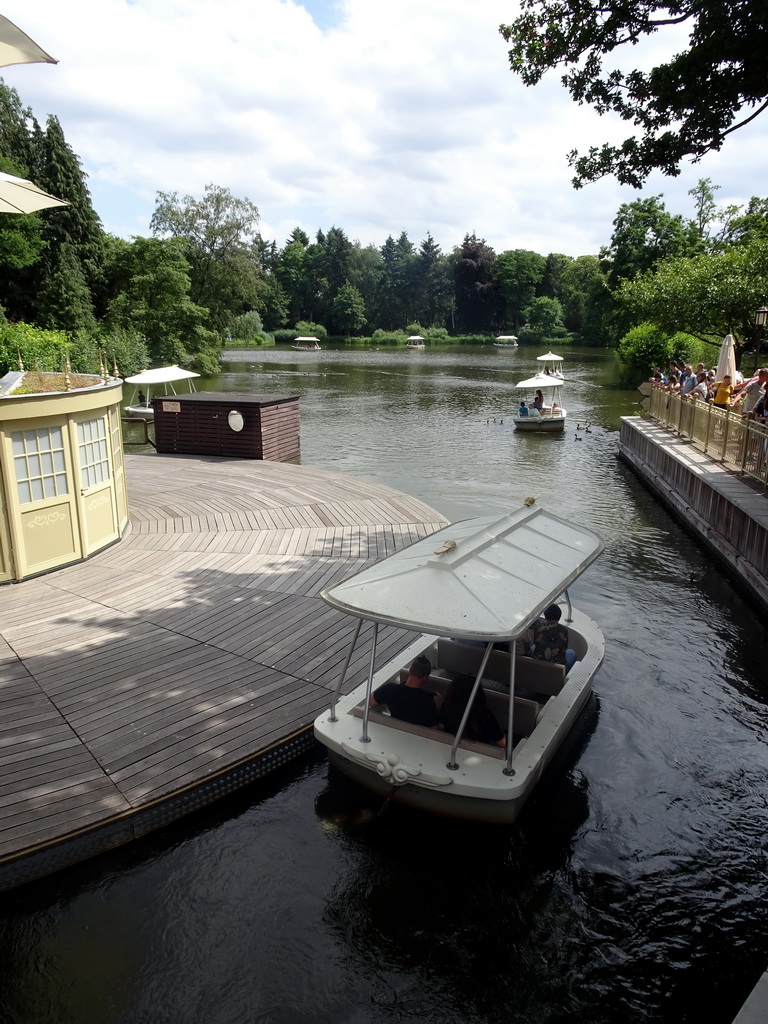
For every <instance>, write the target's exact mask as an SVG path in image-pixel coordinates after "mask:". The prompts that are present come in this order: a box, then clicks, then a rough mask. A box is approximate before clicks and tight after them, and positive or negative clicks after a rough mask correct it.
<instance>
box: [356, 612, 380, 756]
mask: <svg viewBox="0 0 768 1024" xmlns="http://www.w3.org/2000/svg"><path fill="white" fill-rule="evenodd" d="M360 621H362V620H360ZM378 636H379V624H378V622H374V624H373V643H372V644H371V660H370V662H369V663H368V683H367V685H366V687H365V710H364V711H363V735H362V736H361V737H360V742H361V743H370V742H371V737H370V736H369V735H368V718H369V716H370V712H371V693H372V692H373V663H374V661H375V660H376V641H377V639H378Z"/></svg>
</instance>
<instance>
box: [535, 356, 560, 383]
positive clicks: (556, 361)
mask: <svg viewBox="0 0 768 1024" xmlns="http://www.w3.org/2000/svg"><path fill="white" fill-rule="evenodd" d="M562 361H563V357H562V356H556V355H555V353H554V352H545V353H544V355H543V356H536V362H537V363H544V368H543V371H542V370H539V371H538V372H539V373H542V372H543V373H544V374H545V375H546V376H549V377H560V378H561V379H562V376H563V373H562V370H561V369H560V364H561V363H562Z"/></svg>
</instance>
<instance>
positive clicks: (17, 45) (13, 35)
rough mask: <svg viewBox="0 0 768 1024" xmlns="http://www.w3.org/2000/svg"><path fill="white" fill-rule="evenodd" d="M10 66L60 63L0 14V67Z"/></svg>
mask: <svg viewBox="0 0 768 1024" xmlns="http://www.w3.org/2000/svg"><path fill="white" fill-rule="evenodd" d="M9 64H58V61H57V60H56V58H55V57H51V55H50V54H49V53H46V52H45V50H43V49H42V47H40V46H38V45H37V43H36V42H35V41H34V39H30V38H29V36H28V35H27V34H26V33H25V32H22V31H21V29H20V28H18V27H17V26H16V25H14V24H13V22H12V21H8V19H7V18H4V17H3V16H2V14H0V67H7V66H8V65H9Z"/></svg>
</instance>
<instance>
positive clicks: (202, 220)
mask: <svg viewBox="0 0 768 1024" xmlns="http://www.w3.org/2000/svg"><path fill="white" fill-rule="evenodd" d="M258 222H259V211H258V209H257V208H256V206H255V205H254V204H253V203H252V202H250V200H248V199H239V198H237V197H235V196H233V195H232V193H231V192H230V191H229V189H227V188H222V187H221V186H218V185H213V184H210V185H206V186H205V190H204V195H203V197H202V198H201V199H196V198H195V197H194V196H184V197H183V198H179V195H178V193H177V192H158V194H157V200H156V205H155V211H154V213H153V214H152V220H151V221H150V229H151V231H152V233H153V234H154V235H156V236H159V237H173V238H182V239H184V241H185V243H186V256H187V259H188V261H189V266H190V276H191V291H190V299H191V301H192V302H193V303H194V304H195V305H197V306H204V307H206V308H207V309H208V310H210V313H211V319H212V324H213V325H214V326H215V327H216V328H217V329H219V330H223V329H224V328H225V327H226V325H227V324H228V323H230V322H231V320H232V317H233V316H237V315H239V314H240V313H243V312H246V311H247V310H248V309H253V308H257V309H258V308H259V305H260V295H261V293H262V290H263V287H262V286H263V276H264V275H263V273H262V272H261V270H260V268H259V266H258V258H259V257H258V255H256V254H254V252H253V251H252V249H251V243H253V242H254V241H255V240H256V235H257V225H258Z"/></svg>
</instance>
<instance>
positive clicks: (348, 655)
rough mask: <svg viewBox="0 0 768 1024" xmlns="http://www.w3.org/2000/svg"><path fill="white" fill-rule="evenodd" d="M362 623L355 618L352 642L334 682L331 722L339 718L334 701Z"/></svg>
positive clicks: (339, 689) (338, 693)
mask: <svg viewBox="0 0 768 1024" xmlns="http://www.w3.org/2000/svg"><path fill="white" fill-rule="evenodd" d="M362 624H363V620H362V619H358V620H357V625H356V626H355V630H354V633H353V634H352V643H351V644H350V645H349V648H348V650H347V657H346V659H345V661H344V666H343V668H342V670H341V675H340V676H339V681H338V683H336V688H335V689H334V691H333V698H332V699H331V717H330V721H331V722H338V720H339V719H338V717H337V716H336V702H337V701H338V699H339V697H340V696H341V687H342V686H343V685H344V679H345V677H346V674H347V669H348V668H349V663H350V661H351V660H352V652H353V651H354V649H355V644H356V643H357V638H358V637H359V636H360V627H361V626H362Z"/></svg>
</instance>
